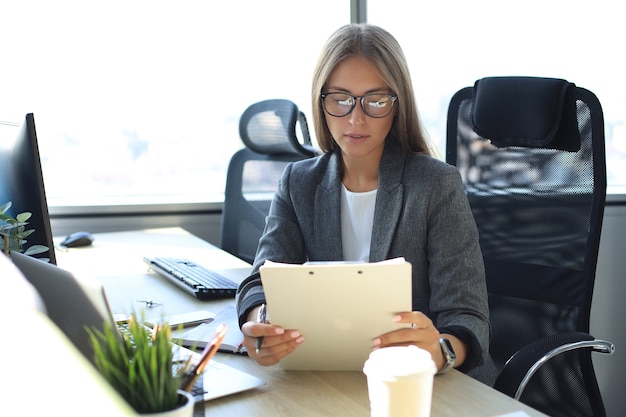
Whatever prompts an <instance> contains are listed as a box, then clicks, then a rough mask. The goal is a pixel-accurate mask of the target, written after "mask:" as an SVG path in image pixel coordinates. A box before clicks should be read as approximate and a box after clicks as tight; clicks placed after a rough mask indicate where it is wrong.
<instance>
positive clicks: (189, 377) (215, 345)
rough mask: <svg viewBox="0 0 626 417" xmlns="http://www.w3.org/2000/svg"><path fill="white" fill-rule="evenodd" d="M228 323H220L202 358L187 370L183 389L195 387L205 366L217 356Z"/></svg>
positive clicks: (188, 389)
mask: <svg viewBox="0 0 626 417" xmlns="http://www.w3.org/2000/svg"><path fill="white" fill-rule="evenodd" d="M226 330H227V329H226V325H225V324H224V323H222V324H220V325H219V326H218V327H217V330H216V331H215V335H214V336H213V339H212V340H211V343H209V344H208V345H206V346H205V347H204V350H203V351H202V354H201V355H200V360H199V361H198V363H197V364H196V366H195V368H193V369H192V370H191V371H189V372H187V373H186V374H185V376H184V377H183V381H182V384H181V387H182V389H183V390H185V391H187V392H189V391H191V389H192V388H193V386H194V384H195V383H196V381H197V380H198V377H199V376H200V375H201V374H202V372H204V368H205V367H206V365H207V364H208V363H209V361H210V360H211V358H213V356H215V353H216V352H217V350H218V349H219V347H220V345H221V344H222V341H223V340H224V336H225V335H226Z"/></svg>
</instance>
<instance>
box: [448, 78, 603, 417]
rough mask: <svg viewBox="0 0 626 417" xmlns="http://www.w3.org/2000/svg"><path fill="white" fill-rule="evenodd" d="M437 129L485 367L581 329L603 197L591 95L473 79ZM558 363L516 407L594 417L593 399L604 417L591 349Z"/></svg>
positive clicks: (569, 88) (551, 83)
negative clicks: (469, 269)
mask: <svg viewBox="0 0 626 417" xmlns="http://www.w3.org/2000/svg"><path fill="white" fill-rule="evenodd" d="M480 83H483V84H480ZM546 115H547V116H546ZM447 128H448V136H447V149H446V160H447V162H448V163H450V164H453V165H456V166H457V167H458V168H459V170H460V172H461V175H462V177H463V181H464V183H465V187H466V192H467V196H468V199H469V202H470V205H471V207H472V211H473V214H474V217H475V220H476V223H477V226H478V229H479V233H480V245H481V249H482V252H483V257H484V261H485V268H486V275H487V285H488V291H489V303H490V315H491V322H492V327H493V338H492V343H491V354H492V356H493V358H494V361H495V362H496V364H497V365H498V366H500V367H502V366H504V364H505V362H506V361H507V360H508V359H509V358H510V357H511V356H512V355H513V354H514V353H515V352H517V351H518V350H519V349H520V348H522V347H524V346H526V345H528V344H530V343H532V342H534V341H536V340H538V339H541V338H542V337H545V336H548V335H554V334H559V333H564V332H576V331H579V332H589V314H590V309H591V300H592V294H593V285H594V280H595V270H596V263H597V255H598V247H599V242H600V230H601V225H602V218H603V211H604V202H605V196H606V168H605V150H604V121H603V116H602V109H601V106H600V103H599V102H598V100H597V98H596V97H595V95H594V94H593V93H591V92H590V91H588V90H585V89H583V88H580V87H576V86H575V85H573V84H571V83H568V82H566V81H564V80H553V79H542V78H531V77H502V78H489V79H483V80H479V82H477V83H476V85H475V86H474V87H467V88H465V89H462V90H460V91H459V92H457V94H456V95H455V96H454V97H453V98H452V100H451V103H450V107H449V113H448V127H447ZM476 131H480V132H481V134H480V135H479V134H478V133H476ZM496 145H497V146H496ZM568 355H569V356H567V355H564V356H563V358H561V359H560V360H561V363H559V364H557V365H556V367H552V368H550V367H546V369H542V371H541V372H540V373H538V374H537V375H536V376H535V378H534V379H533V381H532V383H533V384H535V386H534V387H532V386H529V387H528V388H527V390H526V391H525V393H524V395H525V396H526V398H524V397H522V400H523V401H524V402H528V403H530V404H531V405H533V406H535V407H536V408H539V409H542V410H550V412H549V414H553V415H574V414H571V409H570V408H567V407H564V408H566V409H565V410H560V411H559V410H558V409H555V408H553V407H555V406H556V408H558V404H563V405H565V404H573V403H578V402H581V403H582V404H580V405H576V406H574V407H580V408H578V409H586V410H587V411H588V412H586V413H584V414H582V415H593V411H592V409H593V408H594V407H595V405H594V403H597V401H598V400H599V402H600V407H601V408H602V410H603V407H602V406H601V399H600V398H599V392H598V389H597V384H596V380H595V376H594V373H593V368H592V364H591V357H590V351H589V350H586V351H583V352H575V353H571V354H568ZM551 366H552V365H551ZM564 378H566V379H567V381H564V380H563V379H564ZM502 383H503V381H498V382H496V388H498V384H502ZM589 391H591V396H592V397H593V396H595V395H596V394H597V397H598V398H597V399H596V398H591V399H589V395H588V394H589ZM533 393H534V394H533ZM547 393H551V394H547ZM533 395H534V396H535V397H537V398H528V397H530V396H533ZM568 407H569V406H568ZM544 412H546V411H544ZM576 415H578V414H576Z"/></svg>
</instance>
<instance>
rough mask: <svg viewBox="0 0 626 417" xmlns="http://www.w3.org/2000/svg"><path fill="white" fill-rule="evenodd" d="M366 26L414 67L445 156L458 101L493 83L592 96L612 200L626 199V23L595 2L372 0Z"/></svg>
mask: <svg viewBox="0 0 626 417" xmlns="http://www.w3.org/2000/svg"><path fill="white" fill-rule="evenodd" d="M367 5H368V9H367V20H368V21H369V22H371V23H374V24H378V25H380V26H382V27H384V28H386V29H387V30H389V31H390V32H391V33H392V34H393V35H394V36H396V38H397V39H398V41H399V42H400V44H401V46H402V47H403V50H404V52H405V54H406V56H407V60H408V61H409V66H410V68H411V72H412V78H413V83H414V87H415V91H416V96H417V102H418V107H419V109H420V114H421V116H422V118H423V121H424V123H425V125H426V128H427V129H428V131H429V133H430V135H431V137H432V138H433V140H435V141H436V142H437V144H438V145H439V147H440V149H441V150H442V153H441V155H445V154H444V153H443V150H444V148H445V135H446V132H445V120H446V113H447V106H448V102H449V100H450V98H451V97H452V95H453V94H454V93H455V92H456V91H457V90H459V89H461V88H462V87H465V86H471V85H473V83H474V81H475V80H477V79H479V78H482V77H486V76H493V75H530V76H545V77H556V78H565V79H567V80H568V81H571V82H574V83H575V84H576V85H578V86H580V87H584V88H587V89H589V90H591V91H593V92H594V93H595V94H596V95H597V96H598V98H599V99H600V102H601V103H602V107H603V111H604V119H605V131H606V132H605V133H606V154H607V177H608V182H609V187H608V192H609V193H619V194H626V91H625V88H624V82H623V78H624V74H626V62H625V61H624V59H623V57H622V55H623V54H622V52H621V45H620V40H621V39H622V38H623V33H622V32H623V31H622V30H621V27H622V23H623V22H622V21H623V17H622V14H620V13H619V11H618V9H617V7H618V5H617V4H616V3H615V2H613V1H611V0H598V1H595V2H583V1H579V0H575V1H564V0H563V1H561V0H551V1H541V0H528V1H524V2H521V3H520V2H517V3H510V2H502V1H499V0H475V1H464V0H453V1H444V2H437V1H430V2H407V1H402V0H368V1H367Z"/></svg>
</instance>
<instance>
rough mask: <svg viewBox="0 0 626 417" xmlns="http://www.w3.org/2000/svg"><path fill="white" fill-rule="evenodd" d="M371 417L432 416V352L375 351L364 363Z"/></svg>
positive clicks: (406, 349) (402, 348)
mask: <svg viewBox="0 0 626 417" xmlns="http://www.w3.org/2000/svg"><path fill="white" fill-rule="evenodd" d="M363 372H364V373H365V375H367V389H368V392H369V399H370V410H371V416H372V417H429V416H430V407H431V402H432V394H433V378H434V375H435V373H436V372H437V368H436V366H435V363H434V362H433V360H432V358H431V356H430V353H429V352H428V351H426V350H423V349H420V348H418V347H416V346H394V347H387V348H382V349H377V350H374V351H372V352H371V353H370V355H369V358H368V359H367V360H366V361H365V365H364V366H363Z"/></svg>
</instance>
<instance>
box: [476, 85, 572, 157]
mask: <svg viewBox="0 0 626 417" xmlns="http://www.w3.org/2000/svg"><path fill="white" fill-rule="evenodd" d="M575 88H576V86H575V85H574V84H573V83H570V82H568V81H566V80H562V79H557V78H541V77H487V78H482V79H480V80H478V81H476V83H475V84H474V90H473V103H472V115H471V120H472V128H473V130H474V131H475V132H476V133H478V134H479V135H480V136H482V137H483V138H485V139H489V140H490V141H491V143H492V144H493V145H494V146H496V147H507V146H523V147H532V148H550V149H560V150H565V151H571V152H576V151H578V150H579V149H580V133H579V131H578V122H577V118H576V98H575Z"/></svg>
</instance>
